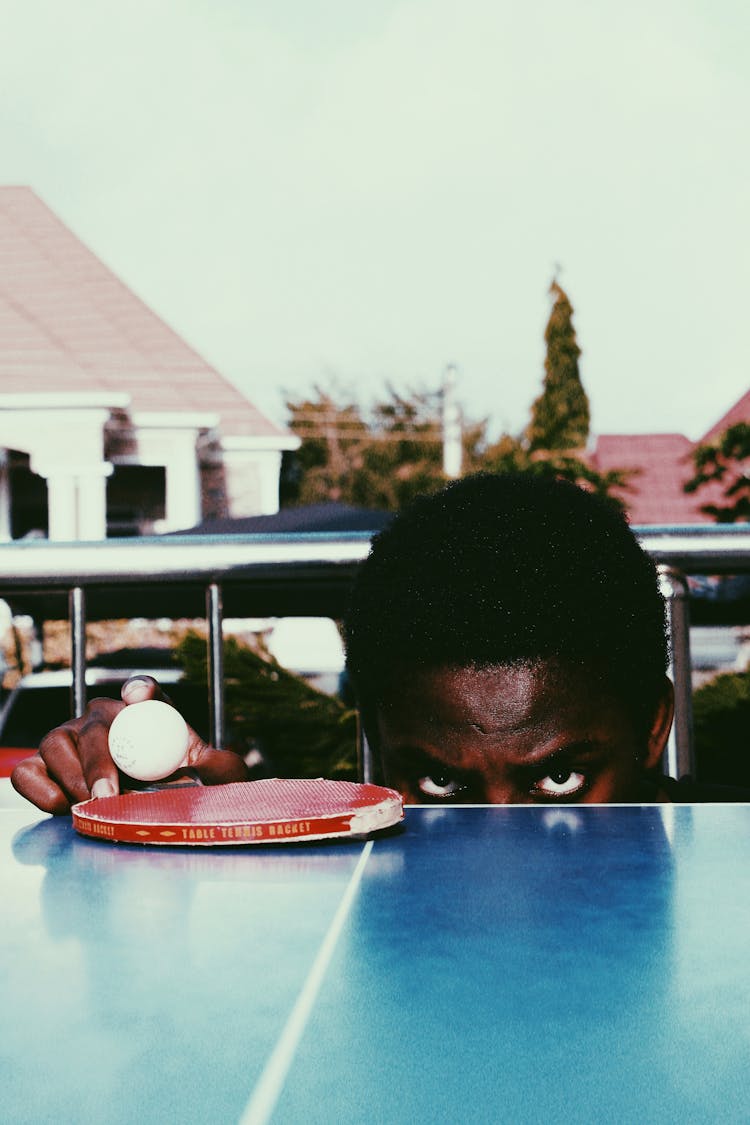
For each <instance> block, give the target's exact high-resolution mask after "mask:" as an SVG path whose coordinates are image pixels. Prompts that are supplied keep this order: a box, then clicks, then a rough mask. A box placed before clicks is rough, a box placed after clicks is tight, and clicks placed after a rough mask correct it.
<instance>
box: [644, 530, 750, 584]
mask: <svg viewBox="0 0 750 1125" xmlns="http://www.w3.org/2000/svg"><path fill="white" fill-rule="evenodd" d="M633 530H634V532H635V534H636V535H637V536H638V539H639V541H640V543H641V544H642V546H643V547H644V549H645V550H646V551H648V553H649V554H650V555H651V556H652V557H653V559H654V560H655V561H656V562H657V563H661V564H663V565H664V566H671V567H674V568H675V569H677V570H681V571H682V572H683V573H684V574H738V573H742V572H743V571H746V570H750V527H749V526H748V525H747V524H731V525H727V526H726V527H723V526H717V525H716V524H706V525H705V526H697V527H641V528H638V527H635V528H633Z"/></svg>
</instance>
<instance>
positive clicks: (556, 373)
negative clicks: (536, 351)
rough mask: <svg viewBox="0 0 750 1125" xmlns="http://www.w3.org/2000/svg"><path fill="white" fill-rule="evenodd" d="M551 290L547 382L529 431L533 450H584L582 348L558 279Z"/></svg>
mask: <svg viewBox="0 0 750 1125" xmlns="http://www.w3.org/2000/svg"><path fill="white" fill-rule="evenodd" d="M549 291H550V295H551V296H552V298H553V304H552V312H551V313H550V318H549V321H548V322H547V328H546V330H545V333H544V340H545V343H546V345H547V354H546V357H545V360H544V385H543V389H542V393H541V394H540V395H539V397H538V398H537V399H536V400H535V401H534V403H533V405H532V407H531V421H530V422H529V425H528V428H527V430H526V440H527V442H528V449H529V452H530V453H534V452H535V451H537V450H540V451H542V450H545V451H550V452H551V451H554V450H563V449H583V448H584V447H585V445H586V441H587V439H588V436H589V422H590V411H589V400H588V398H587V397H586V392H585V391H584V389H583V384H582V383H581V377H580V375H579V373H578V357H579V355H580V354H581V349H580V348H579V347H578V344H577V342H576V333H575V329H574V327H573V308H572V306H571V303H570V301H569V300H568V295H567V293H566V292H565V290H564V289H563V288H562V287H561V286H560V285H559V284H558V282H557V280H556V279H555V280H554V281H553V282H552V284H551V285H550V290H549Z"/></svg>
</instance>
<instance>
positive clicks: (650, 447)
mask: <svg viewBox="0 0 750 1125" xmlns="http://www.w3.org/2000/svg"><path fill="white" fill-rule="evenodd" d="M692 450H693V443H692V442H691V441H690V440H689V439H688V438H686V437H684V436H683V434H602V435H600V437H599V438H598V439H597V442H596V446H595V448H594V452H593V453H592V455H591V457H590V458H589V460H590V461H591V464H592V465H593V467H594V468H596V469H598V470H599V472H607V471H608V470H610V469H628V468H637V469H640V472H638V473H637V474H635V475H634V476H633V477H632V478H631V484H630V488H629V489H627V490H623V491H620V492H618V495H619V496H620V497H621V498H622V500H623V501H624V502H625V504H626V506H627V510H628V517H629V519H630V522H631V523H633V524H689V523H712V522H713V521H712V519H711V517H710V516H707V515H706V514H705V513H704V512H701V510H700V509H701V506H702V505H703V504H707V503H715V502H716V501H717V500H719V499H720V497H721V490H720V489H718V488H716V487H714V486H711V487H710V488H709V487H708V486H707V487H705V488H703V489H701V491H700V493H699V494H698V495H696V494H695V493H693V494H690V495H689V494H688V493H685V492H683V490H682V486H683V484H684V483H685V481H687V480H689V479H690V477H691V476H692V475H693V464H692V459H691V453H692Z"/></svg>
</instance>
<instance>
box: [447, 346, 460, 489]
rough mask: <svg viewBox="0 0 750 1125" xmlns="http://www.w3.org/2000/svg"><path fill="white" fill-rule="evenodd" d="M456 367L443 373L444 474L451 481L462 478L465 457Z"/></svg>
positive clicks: (453, 366) (453, 364)
mask: <svg viewBox="0 0 750 1125" xmlns="http://www.w3.org/2000/svg"><path fill="white" fill-rule="evenodd" d="M456 377H457V371H456V365H455V363H449V364H448V365H447V367H446V368H445V371H444V372H443V395H442V398H443V401H442V407H443V409H442V424H443V472H444V473H445V475H446V476H447V477H449V478H450V479H451V480H455V479H456V478H457V477H460V476H461V461H462V457H463V447H462V433H461V408H460V407H459V405H458V400H457V398H456Z"/></svg>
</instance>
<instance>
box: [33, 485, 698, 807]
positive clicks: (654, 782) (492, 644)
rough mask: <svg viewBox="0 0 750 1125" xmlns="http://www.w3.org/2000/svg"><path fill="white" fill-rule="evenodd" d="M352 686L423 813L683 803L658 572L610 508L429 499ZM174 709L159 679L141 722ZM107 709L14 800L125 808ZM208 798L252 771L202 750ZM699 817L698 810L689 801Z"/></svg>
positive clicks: (463, 493) (379, 545) (355, 638)
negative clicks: (93, 802)
mask: <svg viewBox="0 0 750 1125" xmlns="http://www.w3.org/2000/svg"><path fill="white" fill-rule="evenodd" d="M346 642H347V669H348V673H349V676H350V677H351V681H352V683H353V685H354V688H355V691H356V694H357V697H358V700H359V705H360V710H361V714H362V721H363V725H364V729H365V732H366V734H367V737H368V740H369V742H370V745H371V747H372V748H373V750H374V751H375V752H376V753H377V754H378V755H379V756H380V760H381V761H382V767H383V775H384V779H385V782H386V783H387V784H389V785H392V786H394V787H396V788H398V789H400V791H401V792H402V793H403V794H404V797H405V798H406V800H408V801H415V802H420V803H424V802H437V803H439V802H470V803H500V804H505V803H546V804H559V803H575V802H620V801H648V800H668V799H670V797H671V796H673V795H675V794H674V793H673V792H672V791H671V789H670V785H669V782H668V781H662V780H660V779H659V778H658V766H659V763H660V760H661V756H662V752H663V750H664V746H665V744H666V741H667V737H668V734H669V729H670V725H671V721H672V713H673V694H672V685H671V683H670V681H669V680H668V678H667V676H666V667H667V660H668V647H667V640H666V635H665V613H664V604H663V601H662V598H661V595H660V593H659V590H658V585H657V579H656V572H655V568H654V565H653V563H652V561H651V559H650V558H649V556H648V555H647V554H646V553H645V552H644V551H643V550H642V548H641V547H640V545H639V544H638V542H637V540H636V538H635V536H634V535H633V534H632V532H631V530H630V529H629V527H628V525H627V523H626V521H625V519H624V517H623V516H622V515H621V513H620V512H619V511H618V510H617V509H616V507H615V506H614V505H613V504H612V503H611V502H609V501H607V500H605V499H602V498H599V497H596V496H593V495H592V494H590V493H588V492H585V491H583V490H581V489H579V488H577V487H575V486H574V485H572V484H569V483H567V482H564V481H558V480H553V479H544V478H538V477H533V476H529V475H514V474H508V475H499V476H491V475H478V476H474V477H467V478H465V479H463V480H461V481H457V482H455V483H454V484H451V485H449V486H448V487H447V488H445V489H443V490H442V491H441V492H439V493H437V494H435V495H432V496H428V497H422V498H420V499H419V500H418V501H417V502H416V503H415V504H414V505H413V506H412V507H411V508H410V509H408V510H407V511H405V512H404V513H402V514H400V515H399V516H397V517H396V518H395V519H394V520H393V521H392V523H391V524H390V526H389V527H388V528H386V530H385V531H383V532H382V533H381V534H380V535H379V536H378V537H377V538H376V539H375V541H374V544H373V548H372V551H371V553H370V556H369V557H368V559H367V560H366V561H365V562H364V564H363V565H362V567H361V568H360V571H359V574H358V576H357V580H356V582H355V588H354V592H353V597H352V603H351V607H350V613H349V615H348V620H347V624H346ZM158 694H159V689H158V686H157V685H156V684H155V683H154V681H151V680H149V679H148V678H147V677H139V678H136V679H133V680H130V681H129V682H128V683H127V684H126V685H125V687H124V688H123V698H124V700H125V702H126V703H132V702H135V701H136V700H138V699H142V698H148V697H150V696H152V695H157V696H158ZM121 706H122V704H119V703H116V702H113V701H110V700H94V701H92V703H91V704H90V705H89V707H88V708H87V711H86V713H85V715H84V716H83V717H82V718H80V719H76V720H72V721H70V722H68V723H65V724H63V725H62V726H61V727H59V728H57V729H56V730H54V731H51V732H50V734H48V735H47V736H46V737H45V739H44V740H43V741H42V744H41V746H40V749H39V753H38V754H37V755H36V756H35V757H33V758H31V759H28V760H27V761H25V762H22V763H21V764H20V765H19V766H18V767H17V768H16V770H15V772H14V775H13V784H14V785H15V787H16V788H17V789H18V790H19V792H21V793H23V794H24V795H25V796H26V797H28V798H29V800H31V801H33V802H34V803H35V804H37V805H38V806H39V807H40V808H43V809H46V810H47V811H50V812H55V813H63V812H66V811H68V809H69V806H70V804H71V803H72V802H73V801H76V800H82V799H85V798H86V797H88V796H89V794H93V795H94V796H99V795H105V794H107V793H111V792H116V791H117V789H118V787H119V779H118V774H117V770H116V768H115V766H114V763H113V762H112V760H111V758H110V757H109V753H108V750H107V730H108V728H109V724H110V723H111V721H112V718H113V717H114V715H115V714H116V712H117V710H118V709H119V708H120V707H121ZM189 764H190V766H191V767H192V768H193V769H195V770H196V772H197V773H198V774H199V776H201V777H202V779H203V780H204V781H205V782H207V783H218V782H224V781H234V780H240V779H242V778H243V777H245V776H246V772H245V766H244V763H243V762H242V760H241V759H240V758H239V757H238V756H237V755H235V754H233V753H232V752H231V751H219V750H215V749H213V748H211V747H208V746H206V745H205V744H204V743H203V742H202V741H201V740H200V739H199V738H198V736H197V735H195V736H193V738H192V741H191V746H190V750H189ZM688 799H690V797H688Z"/></svg>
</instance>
